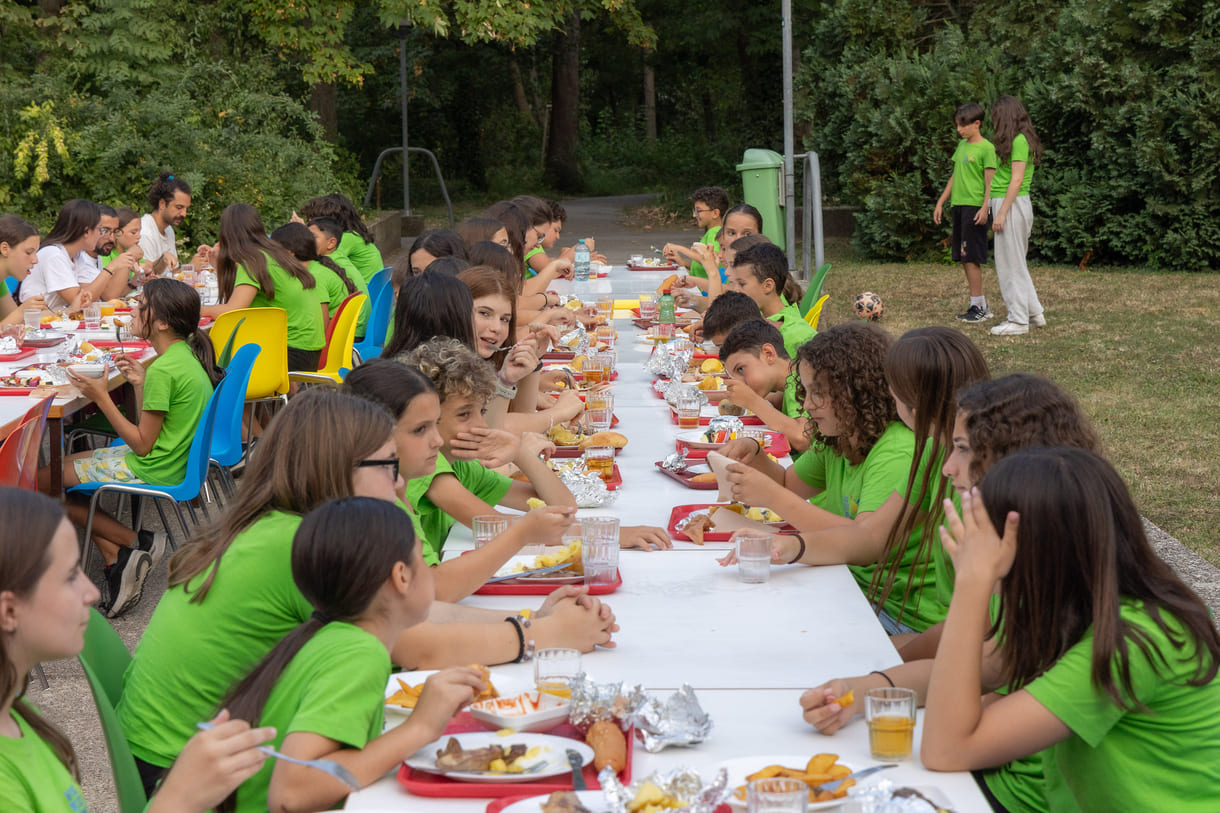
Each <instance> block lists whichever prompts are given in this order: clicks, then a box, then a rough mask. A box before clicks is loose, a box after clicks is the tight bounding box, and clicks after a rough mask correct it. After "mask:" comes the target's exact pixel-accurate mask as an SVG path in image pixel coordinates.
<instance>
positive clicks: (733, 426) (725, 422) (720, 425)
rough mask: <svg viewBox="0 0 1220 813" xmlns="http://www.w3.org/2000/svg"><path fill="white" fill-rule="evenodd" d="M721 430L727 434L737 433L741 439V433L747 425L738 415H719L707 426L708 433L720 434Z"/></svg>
mask: <svg viewBox="0 0 1220 813" xmlns="http://www.w3.org/2000/svg"><path fill="white" fill-rule="evenodd" d="M721 429H723V430H725V431H726V432H736V433H737V437H741V432H742V430H743V429H745V424H743V423H742V422H741V418H738V417H737V416H736V415H717V416H715V417H714V418H712V420H711V423H709V424H708V425H707V431H709V432H719V431H720V430H721Z"/></svg>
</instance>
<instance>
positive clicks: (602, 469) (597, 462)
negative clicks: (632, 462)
mask: <svg viewBox="0 0 1220 813" xmlns="http://www.w3.org/2000/svg"><path fill="white" fill-rule="evenodd" d="M598 431H601V430H598ZM585 468H586V469H588V470H589V471H591V472H595V473H596V474H597V476H598V477H600V478H602V482H603V483H604V482H606V481H608V480H610V478H612V477H614V447H613V446H590V447H589V448H588V449H585Z"/></svg>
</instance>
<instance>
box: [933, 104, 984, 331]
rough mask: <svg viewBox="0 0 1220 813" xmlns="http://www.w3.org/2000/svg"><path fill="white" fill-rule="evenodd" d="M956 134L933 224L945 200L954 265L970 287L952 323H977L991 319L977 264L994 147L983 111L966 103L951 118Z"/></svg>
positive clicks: (981, 253) (981, 256)
mask: <svg viewBox="0 0 1220 813" xmlns="http://www.w3.org/2000/svg"><path fill="white" fill-rule="evenodd" d="M953 121H954V123H955V124H956V125H957V134H958V135H960V136H961V137H962V140H961V141H959V142H958V143H957V149H956V150H954V152H953V175H952V177H950V178H949V182H948V183H947V184H945V191H943V192H941V193H940V199H939V200H937V201H936V208H935V209H934V210H933V211H932V221H933V222H934V223H936V224H937V225H939V224H940V221H941V213H942V211H943V210H944V206H945V201H949V203H950V205H951V206H952V210H951V212H950V217H951V218H952V220H953V261H954V262H959V263H961V264H962V268H964V269H965V270H966V284H967V285H968V286H969V288H970V307H969V308H967V309H966V311H965V313H959V314H958V315H957V318H958V319H960V320H962V321H963V322H982V321H983V320H984V319H990V318H991V315H992V314H991V309H990V308H988V307H987V297H985V296H983V269H982V264H983V263H985V262H987V227H988V224H989V220H990V212H989V211H988V208H987V201H988V200H989V199H990V196H991V179H992V177H993V176H994V175H995V171H996V166H997V162H996V154H995V146H994V145H993V144H992V143H991V142H990V141H988V140H987V139H985V138H983V136H982V134H981V133H980V132H979V128H980V127H982V124H983V106H982V105H980V104H976V103H975V102H967V103H966V104H964V105H962V106H961V107H959V108H957V111H956V112H955V113H954V114H953Z"/></svg>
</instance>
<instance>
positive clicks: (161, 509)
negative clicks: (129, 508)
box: [153, 497, 190, 550]
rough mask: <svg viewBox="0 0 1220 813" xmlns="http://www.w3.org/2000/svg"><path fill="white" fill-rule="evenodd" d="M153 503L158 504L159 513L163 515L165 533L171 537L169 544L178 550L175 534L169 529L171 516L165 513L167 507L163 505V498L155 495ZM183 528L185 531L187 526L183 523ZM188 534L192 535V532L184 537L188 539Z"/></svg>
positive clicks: (162, 522) (162, 524)
mask: <svg viewBox="0 0 1220 813" xmlns="http://www.w3.org/2000/svg"><path fill="white" fill-rule="evenodd" d="M153 505H155V506H157V514H158V515H159V516H160V517H161V527H162V528H164V529H165V535H166V536H167V537H169V544H170V545H171V546H172V547H173V548H174V550H177V549H178V543H177V542H176V541H175V540H174V534H173V532H171V531H170V529H169V517H167V516H166V515H165V508H164V507H162V505H161V500H160V499H159V498H157V497H153ZM182 529H183V531H185V530H186V526H185V525H183V526H182ZM187 536H190V534H189V533H187V535H186V536H184V537H183V539H186V537H187Z"/></svg>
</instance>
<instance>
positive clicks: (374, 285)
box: [368, 266, 390, 303]
mask: <svg viewBox="0 0 1220 813" xmlns="http://www.w3.org/2000/svg"><path fill="white" fill-rule="evenodd" d="M389 286H390V268H389V267H388V266H387V267H385V268H383V269H381V270H380V271H378V272H377V273H376V274H374V275H373V276H372V277H370V278H369V285H368V295H369V302H373V303H376V302H377V297H378V295H380V294H381V292H382V291H383V290H385V289H386V288H388V287H389Z"/></svg>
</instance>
